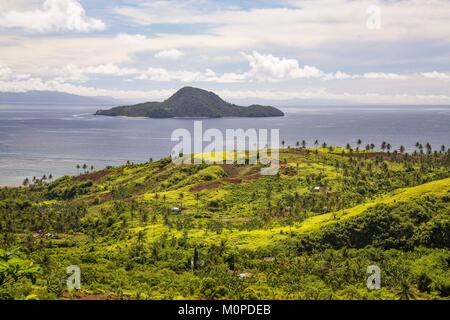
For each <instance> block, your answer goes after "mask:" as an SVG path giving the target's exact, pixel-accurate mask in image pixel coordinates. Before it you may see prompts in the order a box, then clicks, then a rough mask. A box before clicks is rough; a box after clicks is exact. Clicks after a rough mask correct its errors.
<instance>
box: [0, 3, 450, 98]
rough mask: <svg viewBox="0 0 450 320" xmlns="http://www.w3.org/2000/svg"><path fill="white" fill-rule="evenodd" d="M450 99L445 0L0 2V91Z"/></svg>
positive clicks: (449, 9) (449, 15)
mask: <svg viewBox="0 0 450 320" xmlns="http://www.w3.org/2000/svg"><path fill="white" fill-rule="evenodd" d="M183 86H195V87H200V88H204V89H207V90H212V91H214V92H216V93H218V94H219V95H220V96H222V97H223V98H225V99H227V100H229V101H242V100H248V101H252V100H254V101H259V100H264V101H275V102H279V103H295V102H298V101H319V102H323V103H328V102H336V103H362V104H405V105H408V104H427V105H432V104H450V1H449V0H378V1H377V0H368V1H366V0H327V1H324V0H279V1H271V0H259V1H247V0H244V1H237V0H229V1H214V0H180V1H169V0H166V1H163V0H139V1H138V0H118V1H108V0H86V1H85V0H0V91H13V92H23V91H28V90H55V91H63V92H68V93H73V94H79V95H86V96H111V97H114V98H116V99H120V100H124V101H125V100H127V101H132V100H133V101H150V100H163V99H165V98H167V97H168V96H170V95H171V94H172V93H174V92H175V91H176V90H177V89H179V88H181V87H183Z"/></svg>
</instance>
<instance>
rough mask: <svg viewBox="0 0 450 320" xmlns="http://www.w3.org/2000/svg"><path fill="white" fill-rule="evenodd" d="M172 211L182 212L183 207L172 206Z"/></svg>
mask: <svg viewBox="0 0 450 320" xmlns="http://www.w3.org/2000/svg"><path fill="white" fill-rule="evenodd" d="M170 212H181V208H179V207H173V208H170Z"/></svg>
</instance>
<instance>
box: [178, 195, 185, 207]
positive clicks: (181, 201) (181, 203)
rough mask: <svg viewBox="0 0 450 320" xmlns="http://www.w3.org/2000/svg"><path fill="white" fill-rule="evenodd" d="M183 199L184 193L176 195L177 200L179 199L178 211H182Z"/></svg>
mask: <svg viewBox="0 0 450 320" xmlns="http://www.w3.org/2000/svg"><path fill="white" fill-rule="evenodd" d="M183 198H184V193H183V192H180V193H179V194H178V199H180V209H183Z"/></svg>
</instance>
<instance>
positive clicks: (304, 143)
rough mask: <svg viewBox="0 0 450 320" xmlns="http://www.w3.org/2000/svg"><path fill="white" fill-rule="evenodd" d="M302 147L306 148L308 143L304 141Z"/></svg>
mask: <svg viewBox="0 0 450 320" xmlns="http://www.w3.org/2000/svg"><path fill="white" fill-rule="evenodd" d="M302 147H303V148H305V147H306V141H305V140H302Z"/></svg>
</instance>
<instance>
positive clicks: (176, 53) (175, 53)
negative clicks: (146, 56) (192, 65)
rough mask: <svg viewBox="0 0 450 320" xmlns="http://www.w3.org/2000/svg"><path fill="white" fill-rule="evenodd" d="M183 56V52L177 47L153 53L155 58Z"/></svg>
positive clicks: (176, 58) (172, 58)
mask: <svg viewBox="0 0 450 320" xmlns="http://www.w3.org/2000/svg"><path fill="white" fill-rule="evenodd" d="M183 56H184V53H183V52H181V51H180V50H177V49H168V50H163V51H159V52H157V53H156V54H155V58H158V59H169V60H178V59H180V58H182V57H183Z"/></svg>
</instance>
